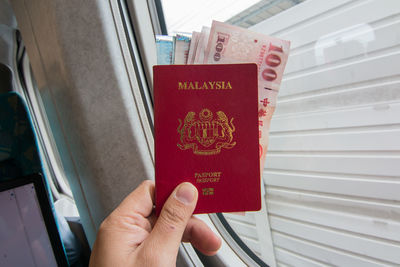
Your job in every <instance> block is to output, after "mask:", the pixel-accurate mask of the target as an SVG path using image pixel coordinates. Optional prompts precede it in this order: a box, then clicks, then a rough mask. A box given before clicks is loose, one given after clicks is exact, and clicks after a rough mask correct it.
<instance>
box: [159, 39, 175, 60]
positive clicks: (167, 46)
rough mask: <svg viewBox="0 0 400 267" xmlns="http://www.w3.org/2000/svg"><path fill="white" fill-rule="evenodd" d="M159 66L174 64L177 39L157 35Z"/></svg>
mask: <svg viewBox="0 0 400 267" xmlns="http://www.w3.org/2000/svg"><path fill="white" fill-rule="evenodd" d="M156 49H157V64H158V65H170V64H174V59H175V55H174V53H175V37H173V36H165V35H156Z"/></svg>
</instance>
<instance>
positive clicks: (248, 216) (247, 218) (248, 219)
mask: <svg viewBox="0 0 400 267" xmlns="http://www.w3.org/2000/svg"><path fill="white" fill-rule="evenodd" d="M224 217H225V218H226V219H228V220H229V219H230V220H235V221H238V222H242V223H247V224H249V225H252V226H255V225H256V218H255V217H254V213H251V212H246V213H245V215H244V216H243V215H236V214H232V213H224Z"/></svg>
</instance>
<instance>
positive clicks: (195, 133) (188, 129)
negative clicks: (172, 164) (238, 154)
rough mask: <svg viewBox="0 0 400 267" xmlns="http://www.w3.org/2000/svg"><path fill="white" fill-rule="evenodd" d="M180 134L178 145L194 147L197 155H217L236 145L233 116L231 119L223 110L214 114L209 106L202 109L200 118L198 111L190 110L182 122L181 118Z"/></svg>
mask: <svg viewBox="0 0 400 267" xmlns="http://www.w3.org/2000/svg"><path fill="white" fill-rule="evenodd" d="M177 130H178V134H179V136H180V142H179V143H178V144H177V146H178V147H179V148H180V149H182V150H186V149H193V153H194V154H196V155H215V154H219V153H220V152H221V149H222V148H226V149H231V148H233V147H234V146H235V145H236V142H235V141H233V132H235V126H234V125H233V118H231V119H230V120H229V119H228V117H227V116H226V115H225V113H224V112H223V111H217V112H216V118H214V114H213V113H212V112H211V111H210V110H209V109H207V108H204V109H202V110H201V111H200V113H199V116H198V119H197V118H196V113H195V112H193V111H189V112H188V113H187V114H186V116H185V119H184V121H183V123H182V120H181V119H179V126H178V129H177Z"/></svg>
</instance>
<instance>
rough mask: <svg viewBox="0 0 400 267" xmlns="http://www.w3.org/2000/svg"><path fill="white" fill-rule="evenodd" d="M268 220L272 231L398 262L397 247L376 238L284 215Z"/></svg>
mask: <svg viewBox="0 0 400 267" xmlns="http://www.w3.org/2000/svg"><path fill="white" fill-rule="evenodd" d="M270 221H271V227H272V229H273V230H274V231H276V232H281V233H286V234H288V235H290V236H291V237H293V238H299V239H304V240H309V241H312V242H316V243H319V244H322V245H325V246H329V247H332V248H334V249H338V250H342V251H348V252H350V253H354V254H359V255H365V256H372V255H373V256H375V257H377V258H379V259H382V260H388V261H392V262H395V263H399V262H400V254H399V253H398V247H397V246H396V245H394V244H391V243H388V242H384V240H383V241H382V240H381V239H378V238H370V237H364V236H362V235H357V234H355V233H353V232H350V231H342V230H339V229H334V228H329V227H326V226H320V225H315V224H312V223H305V222H300V221H294V220H290V219H286V218H284V217H277V216H271V217H270Z"/></svg>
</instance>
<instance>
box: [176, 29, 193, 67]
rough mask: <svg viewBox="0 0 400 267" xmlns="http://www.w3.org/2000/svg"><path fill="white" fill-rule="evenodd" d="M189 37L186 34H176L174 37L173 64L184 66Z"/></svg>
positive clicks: (187, 53) (187, 52)
mask: <svg viewBox="0 0 400 267" xmlns="http://www.w3.org/2000/svg"><path fill="white" fill-rule="evenodd" d="M190 40H191V37H190V36H188V35H186V34H177V35H176V36H175V57H174V58H175V59H174V64H186V62H187V59H188V55H189V47H190Z"/></svg>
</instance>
